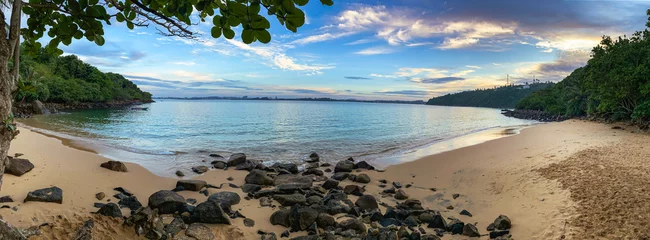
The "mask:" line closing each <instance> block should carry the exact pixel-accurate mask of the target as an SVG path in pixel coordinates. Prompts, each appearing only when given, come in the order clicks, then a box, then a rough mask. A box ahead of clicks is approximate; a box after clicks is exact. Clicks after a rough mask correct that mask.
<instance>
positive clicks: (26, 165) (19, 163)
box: [5, 157, 34, 177]
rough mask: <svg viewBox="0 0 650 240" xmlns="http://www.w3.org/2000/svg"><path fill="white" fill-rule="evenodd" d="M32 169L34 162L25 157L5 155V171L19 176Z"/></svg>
mask: <svg viewBox="0 0 650 240" xmlns="http://www.w3.org/2000/svg"><path fill="white" fill-rule="evenodd" d="M32 169H34V164H32V163H31V162H30V161H29V160H27V159H22V158H13V157H7V161H6V162H5V173H8V174H11V175H14V176H19V177H20V176H22V175H23V174H25V173H27V172H29V171H31V170H32Z"/></svg>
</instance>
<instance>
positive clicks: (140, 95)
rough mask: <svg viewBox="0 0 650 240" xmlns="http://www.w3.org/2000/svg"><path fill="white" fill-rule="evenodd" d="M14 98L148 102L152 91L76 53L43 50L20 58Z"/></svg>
mask: <svg viewBox="0 0 650 240" xmlns="http://www.w3.org/2000/svg"><path fill="white" fill-rule="evenodd" d="M20 64H21V65H22V67H21V71H20V81H19V84H18V85H19V86H18V89H17V91H16V92H15V93H14V101H16V102H31V101H34V100H39V101H41V102H55V103H79V102H133V101H139V102H151V101H152V100H151V94H150V93H148V92H143V91H142V90H140V89H139V88H138V86H136V85H135V84H134V83H133V82H131V81H129V80H128V79H126V78H124V77H123V76H122V75H120V74H116V73H103V72H101V71H99V70H98V69H97V68H96V67H94V66H92V65H90V64H87V63H84V62H83V61H81V60H80V59H79V58H78V57H77V56H75V55H67V56H56V55H54V54H52V53H49V52H48V51H46V50H45V49H41V50H40V51H39V52H38V54H36V55H34V56H31V55H26V54H24V55H23V56H22V57H21V62H20Z"/></svg>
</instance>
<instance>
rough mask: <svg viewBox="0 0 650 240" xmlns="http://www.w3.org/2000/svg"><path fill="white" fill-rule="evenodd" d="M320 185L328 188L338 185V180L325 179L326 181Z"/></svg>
mask: <svg viewBox="0 0 650 240" xmlns="http://www.w3.org/2000/svg"><path fill="white" fill-rule="evenodd" d="M321 186H322V187H323V188H325V189H328V190H329V189H333V188H337V187H338V186H339V181H336V180H334V179H327V181H325V182H324V183H323V184H322V185H321Z"/></svg>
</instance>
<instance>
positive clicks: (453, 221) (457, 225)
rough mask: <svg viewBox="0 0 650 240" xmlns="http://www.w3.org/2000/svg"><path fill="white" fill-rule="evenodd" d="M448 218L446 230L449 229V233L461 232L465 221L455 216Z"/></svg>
mask: <svg viewBox="0 0 650 240" xmlns="http://www.w3.org/2000/svg"><path fill="white" fill-rule="evenodd" d="M449 220H450V221H449V223H448V224H447V228H448V229H447V230H449V231H450V232H451V234H463V231H464V230H463V229H464V228H465V223H464V222H463V221H461V220H459V219H457V218H449Z"/></svg>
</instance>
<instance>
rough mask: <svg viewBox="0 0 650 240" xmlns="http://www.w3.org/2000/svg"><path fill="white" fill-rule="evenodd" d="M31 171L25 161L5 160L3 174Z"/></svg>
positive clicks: (16, 174) (29, 163)
mask: <svg viewBox="0 0 650 240" xmlns="http://www.w3.org/2000/svg"><path fill="white" fill-rule="evenodd" d="M32 169H34V164H32V163H31V162H30V161H29V160H27V159H22V158H13V157H7V158H6V161H5V171H4V172H5V173H8V174H11V175H14V176H19V177H20V176H22V175H23V174H25V173H27V172H29V171H31V170H32ZM125 169H126V167H125Z"/></svg>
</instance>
